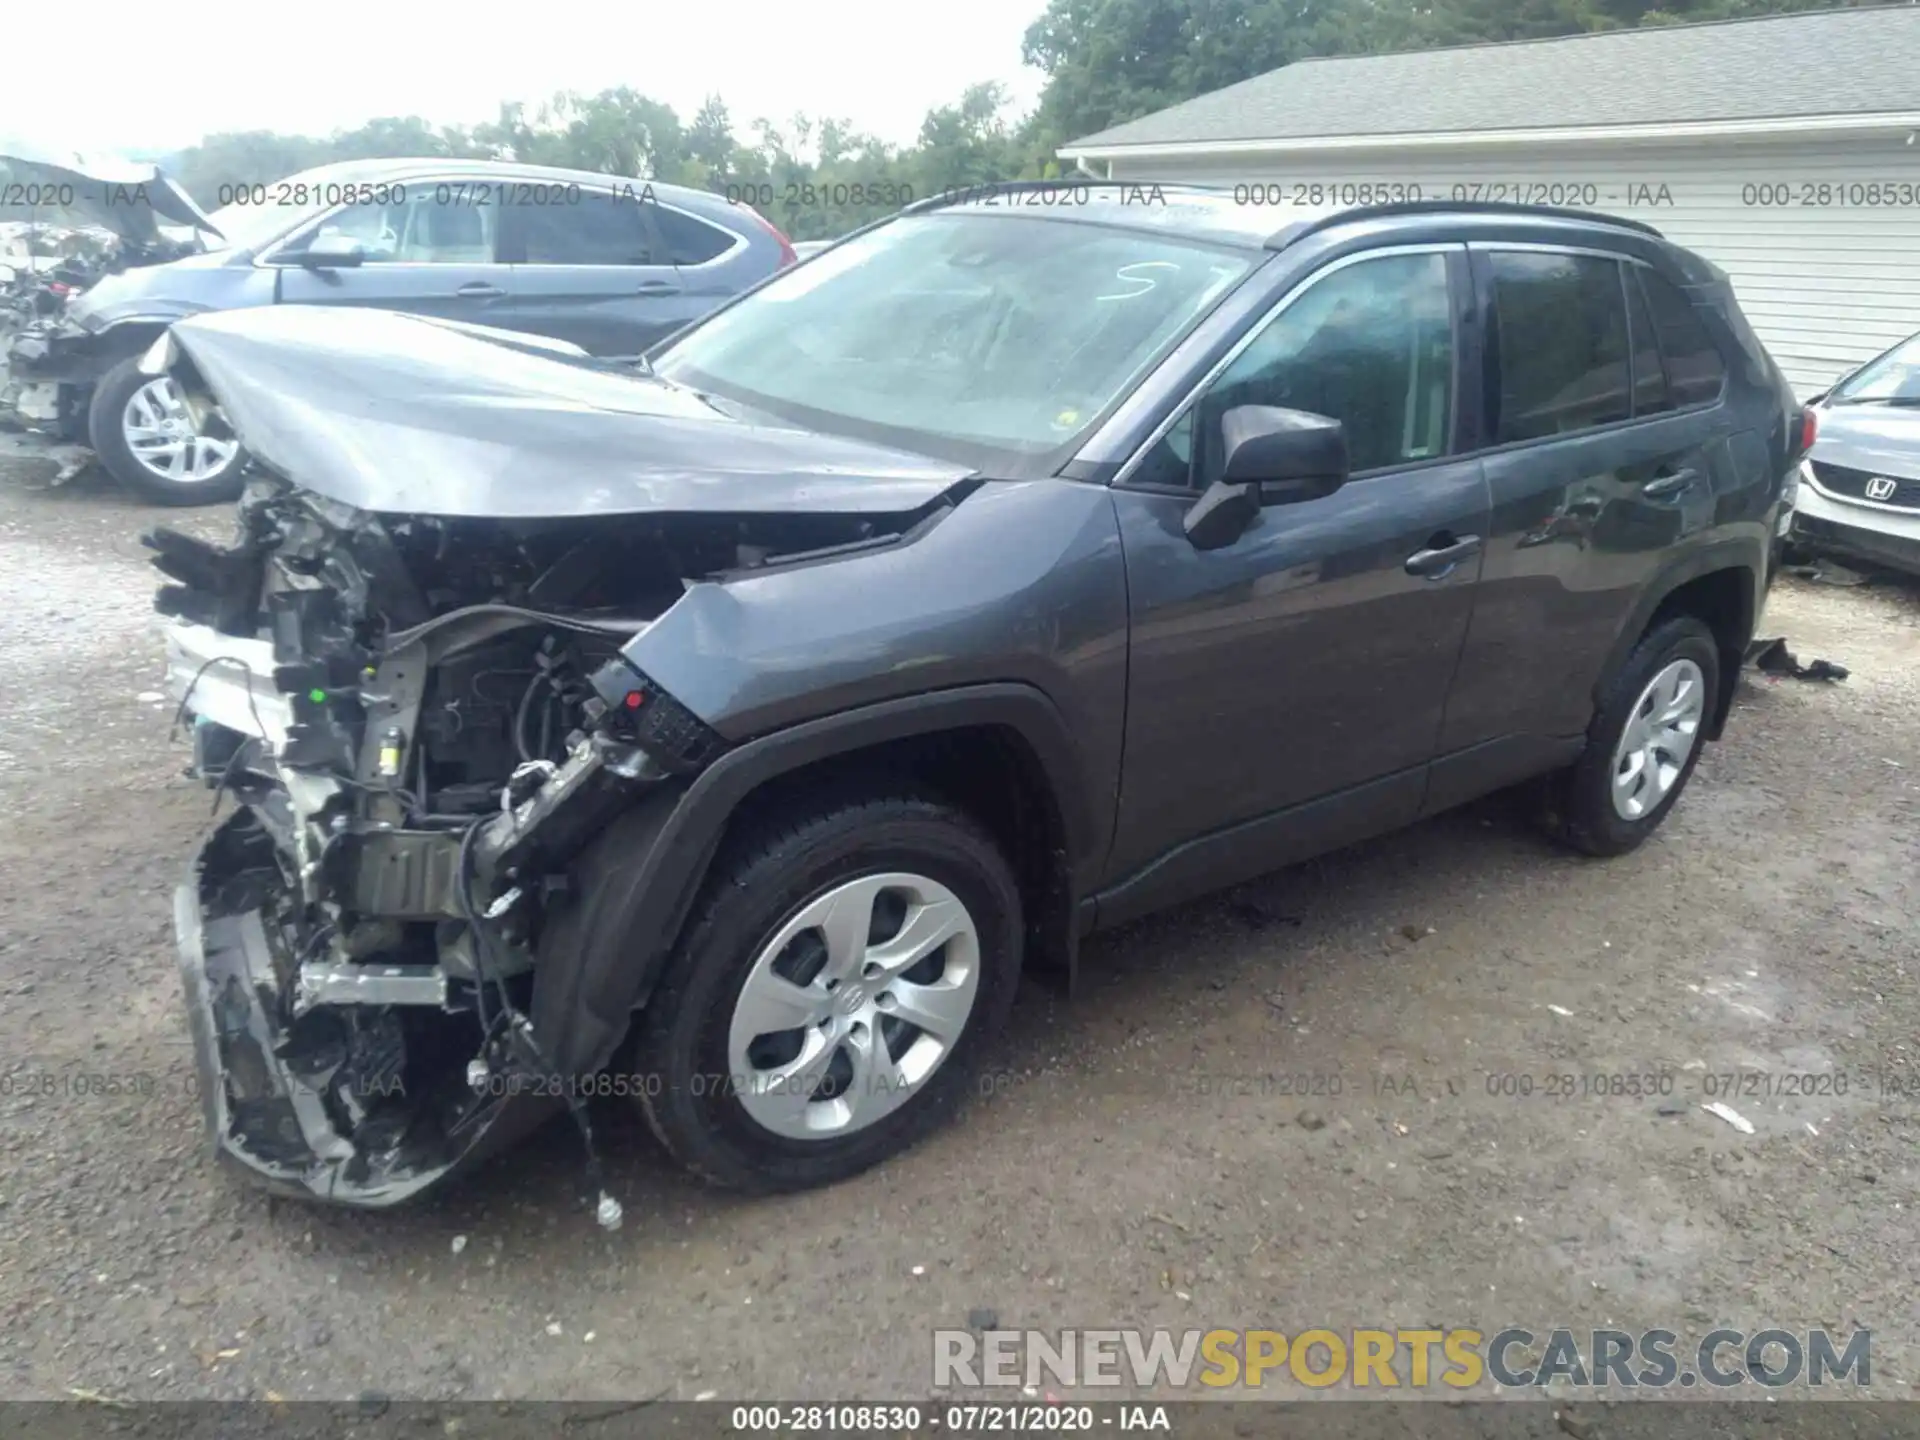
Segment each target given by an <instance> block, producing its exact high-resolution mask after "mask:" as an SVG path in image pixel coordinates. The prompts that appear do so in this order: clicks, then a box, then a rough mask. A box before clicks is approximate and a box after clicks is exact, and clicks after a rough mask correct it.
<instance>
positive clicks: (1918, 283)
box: [1113, 138, 1920, 395]
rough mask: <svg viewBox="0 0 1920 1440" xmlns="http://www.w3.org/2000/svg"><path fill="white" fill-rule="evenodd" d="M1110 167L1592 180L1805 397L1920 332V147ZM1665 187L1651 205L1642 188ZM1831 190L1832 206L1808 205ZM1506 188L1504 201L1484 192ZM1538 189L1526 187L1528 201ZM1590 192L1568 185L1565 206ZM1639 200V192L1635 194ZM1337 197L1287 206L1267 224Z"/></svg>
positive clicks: (1432, 182)
mask: <svg viewBox="0 0 1920 1440" xmlns="http://www.w3.org/2000/svg"><path fill="white" fill-rule="evenodd" d="M1113 174H1114V176H1115V177H1116V178H1119V179H1128V180H1132V179H1140V180H1187V181H1205V182H1210V183H1216V184H1229V185H1230V184H1236V183H1242V182H1247V183H1254V182H1258V183H1260V184H1261V185H1262V186H1263V191H1262V194H1263V197H1264V194H1265V186H1266V185H1267V183H1268V182H1277V183H1279V184H1281V185H1284V186H1285V187H1286V190H1285V192H1284V194H1283V196H1282V198H1283V199H1284V200H1286V201H1288V202H1291V200H1292V199H1293V195H1292V186H1293V185H1295V184H1307V185H1311V184H1327V183H1333V184H1336V185H1344V184H1347V183H1350V182H1351V183H1368V182H1382V181H1386V182H1402V183H1408V182H1410V183H1417V184H1418V185H1419V186H1420V187H1421V190H1422V193H1423V194H1424V195H1425V196H1426V197H1427V198H1430V199H1446V198H1449V197H1450V196H1451V194H1452V192H1453V187H1454V186H1455V185H1468V186H1470V185H1472V184H1474V183H1476V182H1488V181H1518V182H1523V183H1539V184H1544V185H1562V186H1568V185H1571V186H1576V187H1577V186H1584V185H1589V184H1590V185H1592V186H1594V187H1596V188H1597V190H1598V197H1597V199H1598V203H1597V204H1594V205H1592V207H1591V208H1594V209H1598V210H1603V211H1612V212H1614V213H1616V214H1621V215H1628V216H1631V217H1633V218H1635V219H1639V220H1645V221H1648V222H1649V223H1651V224H1653V225H1654V226H1656V227H1658V228H1659V230H1660V231H1661V232H1662V233H1663V234H1665V235H1667V236H1669V237H1670V238H1671V239H1673V240H1675V241H1678V242H1679V243H1680V244H1682V245H1685V246H1687V247H1688V248H1689V249H1692V250H1696V251H1698V252H1699V253H1700V254H1702V255H1704V256H1706V257H1707V258H1708V259H1710V260H1712V261H1713V262H1714V263H1715V264H1717V265H1719V266H1720V267H1721V268H1722V269H1724V270H1725V271H1726V272H1727V273H1728V275H1730V276H1731V277H1732V279H1733V283H1734V288H1735V290H1736V292H1737V293H1738V295H1739V297H1740V305H1741V308H1742V309H1743V310H1744V311H1745V312H1746V314H1747V318H1748V319H1749V320H1751V321H1752V322H1753V327H1754V329H1755V330H1757V331H1758V332H1759V333H1760V337H1761V338H1762V339H1763V340H1764V341H1766V344H1767V348H1768V349H1769V350H1771V351H1772V352H1773V356H1774V358H1775V359H1776V360H1777V361H1779V363H1780V368H1781V369H1783V370H1784V371H1786V373H1787V376H1788V378H1789V379H1790V380H1792V381H1793V383H1794V384H1795V385H1796V386H1797V387H1799V389H1800V393H1801V394H1802V395H1808V394H1811V393H1813V392H1814V391H1817V390H1823V389H1825V388H1826V387H1827V386H1828V385H1830V384H1832V383H1833V381H1834V379H1835V378H1836V377H1837V376H1838V375H1839V374H1840V372H1842V371H1843V370H1845V369H1847V368H1848V367H1850V366H1852V365H1857V364H1859V363H1860V362H1861V361H1863V360H1867V359H1870V358H1871V357H1872V356H1874V355H1877V354H1878V353H1879V352H1880V351H1882V350H1884V349H1886V348H1887V347H1888V346H1890V345H1892V344H1893V343H1894V342H1895V341H1897V340H1900V339H1902V338H1904V337H1905V336H1907V335H1910V334H1912V333H1913V332H1915V331H1916V330H1920V144H1915V145H1907V144H1904V143H1903V142H1902V140H1900V139H1881V138H1871V139H1859V138H1856V139H1844V140H1823V141H1810V142H1796V143H1792V144H1778V143H1771V142H1769V143H1763V144H1756V143H1752V142H1745V143H1740V144H1733V143H1726V142H1720V143H1709V142H1696V143H1693V144H1689V145H1686V146H1683V147H1681V146H1675V147H1663V148H1655V147H1651V146H1642V145H1634V146H1628V145H1620V144H1611V145H1604V146H1602V145H1594V146H1571V145H1567V146H1552V147H1544V146H1535V147H1529V148H1526V149H1524V150H1522V149H1519V148H1518V147H1516V149H1515V151H1514V152H1513V153H1510V154H1506V153H1497V152H1492V151H1489V150H1486V149H1479V150H1474V151H1471V152H1452V153H1444V154H1443V153H1440V152H1436V151H1424V150H1407V151H1402V152H1401V153H1400V157H1399V158H1396V157H1395V156H1393V155H1383V154H1380V153H1378V152H1365V151H1355V152H1351V153H1349V154H1344V155H1339V156H1334V157H1327V158H1313V159H1305V158H1302V159H1291V160H1290V159H1280V158H1274V159H1266V158H1257V157H1247V158H1244V159H1242V158H1240V157H1225V158H1219V159H1214V160H1211V161H1209V160H1206V159H1204V158H1203V157H1194V158H1190V159H1189V158H1183V159H1180V160H1154V161H1147V160H1116V161H1115V162H1113ZM1875 182H1878V183H1879V184H1880V185H1881V187H1882V189H1883V191H1884V190H1887V189H1889V182H1891V186H1892V187H1898V186H1902V185H1904V186H1906V187H1907V194H1908V196H1909V199H1908V203H1906V204H1904V205H1901V204H1885V203H1882V204H1877V205H1876V204H1864V203H1855V202H1856V201H1859V200H1862V199H1864V198H1865V197H1864V196H1856V195H1851V194H1849V193H1847V192H1848V191H1850V190H1851V189H1853V187H1856V186H1863V185H1869V184H1873V183H1875ZM1663 185H1664V186H1665V187H1666V191H1667V196H1668V197H1670V203H1667V202H1666V197H1662V203H1656V204H1648V203H1644V201H1645V192H1644V191H1643V190H1642V188H1641V187H1647V188H1648V189H1650V190H1652V191H1654V192H1656V193H1657V192H1658V190H1659V187H1661V186H1663ZM1759 185H1767V186H1780V187H1785V192H1784V193H1787V194H1789V195H1790V197H1791V200H1792V202H1793V203H1791V204H1785V205H1779V204H1757V203H1748V200H1749V199H1754V200H1758V199H1759V198H1760V195H1759V193H1758V192H1752V193H1751V194H1749V193H1747V187H1750V186H1759ZM1823 185H1824V186H1827V187H1829V188H1830V190H1831V191H1832V192H1835V196H1834V198H1836V199H1837V200H1838V202H1839V203H1827V204H1821V203H1817V198H1818V197H1817V195H1816V196H1815V197H1813V198H1814V199H1815V201H1816V203H1806V204H1803V203H1801V202H1802V198H1803V190H1804V189H1806V188H1807V187H1819V186H1823ZM1492 198H1505V197H1492ZM1529 198H1533V197H1529ZM1590 198H1592V197H1590V196H1588V195H1585V194H1580V193H1578V192H1574V196H1573V203H1579V202H1582V201H1585V200H1588V199H1590ZM1636 200H1637V201H1639V202H1640V203H1635V201H1636ZM1328 208H1330V207H1328V206H1326V205H1324V204H1323V205H1320V206H1318V207H1314V206H1311V205H1305V206H1303V205H1295V204H1292V203H1286V204H1282V205H1280V206H1278V207H1276V208H1275V209H1274V217H1275V223H1274V228H1275V229H1279V228H1280V227H1281V226H1282V225H1284V224H1287V223H1289V222H1291V221H1293V220H1300V219H1308V218H1311V217H1312V216H1313V215H1316V214H1319V213H1323V212H1324V211H1325V210H1326V209H1328Z"/></svg>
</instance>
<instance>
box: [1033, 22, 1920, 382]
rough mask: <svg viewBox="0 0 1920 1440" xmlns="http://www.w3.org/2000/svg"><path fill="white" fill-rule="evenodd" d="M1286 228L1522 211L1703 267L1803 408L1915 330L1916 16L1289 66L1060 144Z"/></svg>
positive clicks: (1111, 168) (1123, 174) (1724, 27)
mask: <svg viewBox="0 0 1920 1440" xmlns="http://www.w3.org/2000/svg"><path fill="white" fill-rule="evenodd" d="M1060 155H1061V157H1062V158H1063V159H1065V160H1068V161H1072V162H1077V164H1078V165H1079V167H1080V168H1081V169H1082V170H1083V171H1091V172H1092V173H1094V174H1096V175H1100V176H1109V177H1112V178H1115V179H1122V180H1139V181H1142V182H1146V181H1163V182H1165V181H1187V182H1208V183H1214V184H1220V185H1228V186H1233V187H1235V192H1236V195H1237V197H1238V198H1239V199H1240V200H1241V201H1242V202H1243V203H1245V204H1249V205H1261V206H1267V207H1270V208H1271V209H1272V210H1273V211H1274V214H1275V226H1274V228H1275V229H1276V230H1277V229H1279V228H1281V226H1283V225H1284V224H1286V223H1288V222H1289V221H1293V220H1301V219H1309V218H1312V217H1313V216H1315V215H1318V214H1322V213H1325V212H1326V211H1328V210H1332V209H1338V208H1343V207H1345V206H1349V205H1354V204H1365V203H1370V202H1374V201H1380V200H1394V199H1427V200H1436V199H1438V200H1448V199H1459V200H1518V201H1524V202H1529V203H1536V204H1555V205H1566V206H1572V207H1575V208H1579V209H1586V210H1599V211H1606V212H1610V213H1614V214H1620V215H1625V216H1629V217H1632V218H1634V219H1638V220H1644V221H1647V222H1648V223H1651V224H1652V225H1654V226H1656V227H1657V228H1658V229H1659V230H1660V231H1661V232H1662V233H1663V234H1665V235H1667V236H1669V237H1671V238H1672V239H1674V240H1676V241H1678V242H1679V243H1681V244H1683V245H1686V246H1688V247H1689V248H1691V249H1694V250H1697V251H1699V252H1700V253H1701V254H1702V255H1705V256H1706V257H1707V258H1708V259H1710V260H1712V261H1714V262H1715V263H1716V264H1718V265H1719V266H1720V267H1721V268H1722V269H1724V270H1726V271H1727V273H1728V274H1729V275H1730V276H1731V277H1732V279H1733V282H1734V286H1735V289H1736V290H1737V292H1738V294H1739V296H1740V301H1741V305H1742V307H1743V308H1744V309H1745V311H1746V313H1747V316H1748V318H1749V319H1750V320H1751V321H1752V322H1753V326H1754V328H1755V329H1756V330H1757V331H1758V332H1759V333H1760V335H1761V337H1762V338H1763V339H1764V340H1765V341H1766V343H1767V346H1768V348H1769V349H1770V350H1771V351H1772V352H1773V354H1774V356H1775V357H1776V358H1777V359H1778V360H1779V362H1780V364H1781V367H1782V369H1784V370H1785V371H1786V372H1787V374H1788V376H1789V378H1790V379H1791V380H1792V381H1793V382H1794V384H1795V385H1796V386H1797V387H1799V389H1800V391H1801V393H1802V394H1803V395H1805V394H1810V393H1812V392H1814V391H1816V390H1821V389H1824V388H1826V386H1828V385H1830V384H1831V383H1832V382H1833V381H1834V380H1835V379H1836V378H1837V377H1838V376H1839V374H1840V373H1841V372H1842V371H1844V370H1846V369H1849V368H1851V367H1852V366H1854V365H1857V364H1859V363H1861V362H1862V361H1865V360H1867V359H1870V358H1871V357H1873V356H1874V355H1877V354H1879V353H1880V352H1881V351H1882V350H1885V349H1886V348H1887V347H1888V346H1890V345H1892V344H1893V343H1894V342H1896V341H1898V340H1900V339H1902V338H1903V337H1905V336H1907V335H1909V334H1912V333H1913V332H1914V331H1916V330H1920V4H1905V5H1893V6H1882V7H1874V8H1864V9H1850V10H1827V11H1815V12H1803V13H1800V14H1794V15H1776V16H1767V17H1764V18H1759V19H1750V20H1736V21H1722V22H1717V23H1711V24H1702V25H1674V26H1653V27H1647V28H1643V29H1638V30H1619V31H1606V32H1601V33H1597V34H1587V35H1578V36H1570V37H1566V38H1563V39H1557V40H1528V41H1515V42H1510V43H1506V44H1494V45H1470V46H1460V47H1455V48H1450V49H1440V50H1425V51H1417V52H1408V53H1404V54H1388V55H1360V56H1350V57H1344V58H1328V59H1311V60H1302V61H1299V62H1296V63H1295V64H1292V65H1287V66H1283V67H1282V68H1280V69H1278V70H1274V71H1270V72H1269V73H1267V74H1264V75H1257V76H1255V77H1254V78H1252V79H1250V80H1245V81H1242V82H1241V83H1240V84H1237V85H1231V86H1228V87H1227V88H1226V89H1224V90H1216V91H1214V92H1212V93H1210V94H1207V95H1201V96H1198V97H1196V98H1195V99H1192V100H1189V101H1186V102H1185V103H1183V104H1180V105H1175V106H1172V107H1171V108H1169V109H1166V110H1162V111H1159V112H1157V113H1155V114H1152V115H1147V116H1143V117H1141V118H1140V119H1138V120H1133V121H1130V122H1128V123H1127V124H1124V125H1118V126H1115V127H1113V128H1112V129H1109V130H1103V131H1101V132H1100V133H1099V134H1097V135H1089V136H1087V137H1086V138H1084V139H1081V140H1076V141H1075V142H1073V143H1072V144H1071V145H1068V146H1065V147H1064V148H1062V149H1061V151H1060Z"/></svg>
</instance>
